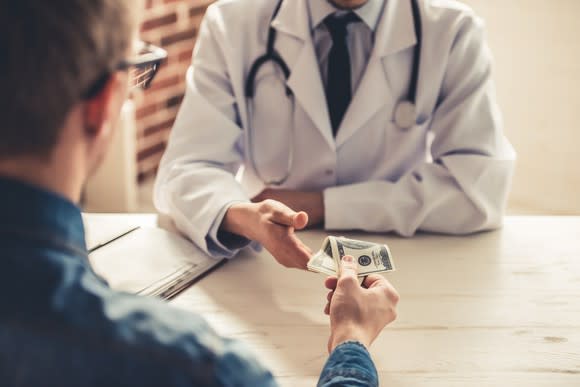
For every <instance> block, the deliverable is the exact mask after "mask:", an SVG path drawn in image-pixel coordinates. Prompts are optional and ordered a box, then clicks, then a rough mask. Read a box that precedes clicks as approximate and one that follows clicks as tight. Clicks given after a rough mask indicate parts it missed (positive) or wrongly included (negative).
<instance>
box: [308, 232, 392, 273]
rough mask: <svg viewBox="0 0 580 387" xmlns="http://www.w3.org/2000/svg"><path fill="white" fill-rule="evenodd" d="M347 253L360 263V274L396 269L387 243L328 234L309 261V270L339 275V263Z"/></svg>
mask: <svg viewBox="0 0 580 387" xmlns="http://www.w3.org/2000/svg"><path fill="white" fill-rule="evenodd" d="M345 255H350V256H352V257H353V258H354V261H355V262H356V263H357V265H358V276H359V277H365V276H367V275H369V274H373V273H383V272H387V271H393V270H395V266H394V264H393V259H392V255H391V251H390V250H389V247H388V246H387V245H381V244H378V243H372V242H365V241H359V240H355V239H348V238H345V237H336V236H328V237H326V238H325V239H324V242H322V248H321V249H320V250H319V251H318V252H317V253H315V254H314V255H313V256H312V258H310V261H308V266H307V267H308V270H310V271H313V272H316V273H323V274H328V275H337V274H338V270H337V268H338V267H340V265H339V263H340V261H341V259H342V257H344V256H345Z"/></svg>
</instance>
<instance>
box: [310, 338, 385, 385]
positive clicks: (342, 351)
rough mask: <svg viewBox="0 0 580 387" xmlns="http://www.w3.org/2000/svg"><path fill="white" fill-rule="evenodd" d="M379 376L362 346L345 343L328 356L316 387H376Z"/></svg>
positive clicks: (351, 342) (350, 342)
mask: <svg viewBox="0 0 580 387" xmlns="http://www.w3.org/2000/svg"><path fill="white" fill-rule="evenodd" d="M378 385H379V376H378V374H377V369H376V368H375V365H374V363H373V361H372V359H371V355H370V354H369V352H368V351H367V349H366V348H365V346H364V345H362V344H361V343H359V342H357V341H346V342H344V343H342V344H340V345H339V346H337V347H336V348H335V349H334V351H332V353H331V354H330V357H329V358H328V360H327V361H326V364H325V365H324V369H323V370H322V373H321V374H320V379H319V381H318V387H331V386H350V387H358V386H360V387H362V386H365V387H378Z"/></svg>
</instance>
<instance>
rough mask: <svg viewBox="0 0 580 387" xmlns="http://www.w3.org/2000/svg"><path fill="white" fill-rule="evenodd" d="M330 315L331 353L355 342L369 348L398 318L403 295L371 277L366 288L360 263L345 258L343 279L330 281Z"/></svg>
mask: <svg viewBox="0 0 580 387" xmlns="http://www.w3.org/2000/svg"><path fill="white" fill-rule="evenodd" d="M325 286H326V287H327V288H328V289H330V292H328V296H327V300H328V303H327V304H326V307H325V308H324V313H326V314H328V315H330V338H329V339H328V352H329V353H330V352H332V351H333V350H334V348H336V346H338V345H339V344H341V343H343V342H345V341H349V340H355V341H359V342H360V343H362V344H363V345H364V346H365V347H367V348H369V346H370V345H371V343H372V342H373V341H374V340H375V339H376V338H377V336H378V335H379V333H380V332H381V331H382V330H383V328H384V327H385V326H386V325H387V324H389V323H391V322H393V321H394V320H395V318H396V317H397V312H396V307H397V303H398V302H399V294H398V293H397V291H396V290H395V288H394V287H393V285H391V283H390V282H389V281H387V280H386V279H385V278H384V277H382V276H380V275H376V274H374V275H373V274H371V275H369V276H368V277H366V278H365V280H364V282H363V284H362V286H361V285H359V282H358V279H357V264H356V263H355V262H354V261H353V258H352V257H351V256H348V255H347V256H345V257H343V259H342V262H341V267H340V276H339V277H338V278H337V277H329V278H327V279H326V282H325Z"/></svg>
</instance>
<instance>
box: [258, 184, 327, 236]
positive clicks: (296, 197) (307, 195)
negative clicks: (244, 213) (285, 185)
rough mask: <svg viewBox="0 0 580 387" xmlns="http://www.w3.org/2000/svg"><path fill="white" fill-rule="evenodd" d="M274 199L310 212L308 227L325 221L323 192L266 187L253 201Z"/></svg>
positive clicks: (298, 209)
mask: <svg viewBox="0 0 580 387" xmlns="http://www.w3.org/2000/svg"><path fill="white" fill-rule="evenodd" d="M267 199H272V200H276V201H278V202H281V203H284V204H285V205H287V206H288V207H290V208H291V209H293V210H294V211H304V212H306V213H307V214H308V224H307V227H310V226H315V225H318V224H320V223H322V222H324V199H323V195H322V192H315V191H313V192H310V191H292V190H284V189H272V188H266V189H265V190H263V191H262V192H261V193H260V194H258V195H257V196H256V197H254V198H253V199H252V201H253V202H261V201H263V200H267Z"/></svg>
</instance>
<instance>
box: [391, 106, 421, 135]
mask: <svg viewBox="0 0 580 387" xmlns="http://www.w3.org/2000/svg"><path fill="white" fill-rule="evenodd" d="M416 123H417V107H416V106H415V104H414V103H413V102H411V101H408V100H407V101H401V102H399V104H398V105H397V107H396V109H395V124H396V125H397V126H398V127H399V128H400V129H403V130H407V129H410V128H412V127H413V126H415V125H416Z"/></svg>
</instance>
